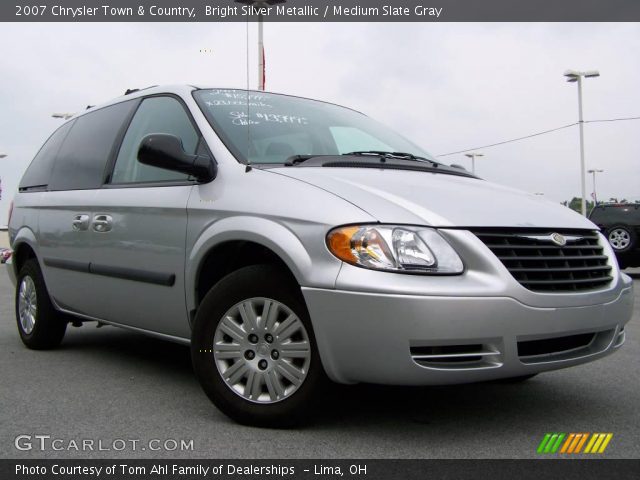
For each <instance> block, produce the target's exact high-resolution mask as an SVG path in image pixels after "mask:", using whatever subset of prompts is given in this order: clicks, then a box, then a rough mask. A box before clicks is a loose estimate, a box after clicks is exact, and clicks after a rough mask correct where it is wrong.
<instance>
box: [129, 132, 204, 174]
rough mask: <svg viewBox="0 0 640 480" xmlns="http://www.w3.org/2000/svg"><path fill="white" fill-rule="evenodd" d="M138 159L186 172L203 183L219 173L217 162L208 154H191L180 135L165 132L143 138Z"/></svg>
mask: <svg viewBox="0 0 640 480" xmlns="http://www.w3.org/2000/svg"><path fill="white" fill-rule="evenodd" d="M138 161H139V162H140V163H143V164H145V165H151V166H152V167H158V168H163V169H165V170H171V171H174V172H180V173H186V174H187V175H191V176H193V177H194V178H195V179H196V180H198V181H199V182H203V183H207V182H210V181H211V180H213V179H214V178H216V173H217V167H216V164H215V163H214V162H213V160H212V159H211V158H210V157H209V156H208V155H190V154H188V153H187V152H185V151H184V148H182V141H181V140H180V139H179V138H178V137H176V136H175V135H167V134H164V133H153V134H151V135H147V136H146V137H144V138H143V139H142V142H140V148H139V149H138Z"/></svg>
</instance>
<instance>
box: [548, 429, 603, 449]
mask: <svg viewBox="0 0 640 480" xmlns="http://www.w3.org/2000/svg"><path fill="white" fill-rule="evenodd" d="M612 438H613V433H593V434H591V433H589V432H585V433H568V434H567V433H555V432H554V433H545V435H544V437H543V438H542V441H541V442H540V444H539V445H538V449H537V452H538V453H542V454H545V453H564V454H578V453H604V451H605V450H606V449H607V446H608V445H609V442H611V439H612ZM585 444H586V447H585ZM583 447H585V448H584V451H583Z"/></svg>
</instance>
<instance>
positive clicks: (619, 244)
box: [609, 228, 631, 250]
mask: <svg viewBox="0 0 640 480" xmlns="http://www.w3.org/2000/svg"><path fill="white" fill-rule="evenodd" d="M609 243H610V244H611V246H612V247H613V248H615V249H616V250H624V249H625V248H627V247H628V246H629V244H630V243H631V236H630V235H629V232H627V231H626V230H624V229H622V228H616V229H615V230H612V231H611V232H610V233H609Z"/></svg>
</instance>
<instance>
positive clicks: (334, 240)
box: [327, 227, 360, 263]
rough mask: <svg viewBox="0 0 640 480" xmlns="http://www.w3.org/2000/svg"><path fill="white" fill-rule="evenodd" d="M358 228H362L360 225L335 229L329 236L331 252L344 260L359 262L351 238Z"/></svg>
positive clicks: (328, 241)
mask: <svg viewBox="0 0 640 480" xmlns="http://www.w3.org/2000/svg"><path fill="white" fill-rule="evenodd" d="M358 230H360V227H342V228H338V229H336V230H333V231H332V232H331V233H330V234H329V236H328V238H327V244H328V247H329V250H331V253H333V254H334V255H335V256H336V257H338V258H339V259H340V260H342V261H343V262H347V263H357V258H356V257H355V255H354V254H353V250H352V248H351V240H352V239H353V236H354V235H355V233H356V232H357V231H358Z"/></svg>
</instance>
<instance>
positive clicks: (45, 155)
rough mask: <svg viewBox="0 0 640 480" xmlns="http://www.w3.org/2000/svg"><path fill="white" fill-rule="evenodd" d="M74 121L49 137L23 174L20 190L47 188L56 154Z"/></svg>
mask: <svg viewBox="0 0 640 480" xmlns="http://www.w3.org/2000/svg"><path fill="white" fill-rule="evenodd" d="M73 122H75V120H71V121H70V122H68V123H65V124H64V125H62V126H61V127H60V128H58V130H56V131H55V132H54V133H53V135H51V136H50V137H49V140H47V141H46V142H45V144H44V145H43V146H42V148H41V149H40V151H39V152H38V153H37V155H36V156H35V157H34V159H33V161H32V162H31V165H29V168H27V171H26V172H25V173H24V175H23V176H22V180H21V181H20V191H28V190H35V189H39V190H44V189H46V188H47V186H48V185H49V178H50V177H51V170H52V169H53V163H54V161H55V159H56V155H57V154H58V150H60V147H61V146H62V142H64V139H65V138H66V136H67V134H68V133H69V130H71V127H72V126H73Z"/></svg>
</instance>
